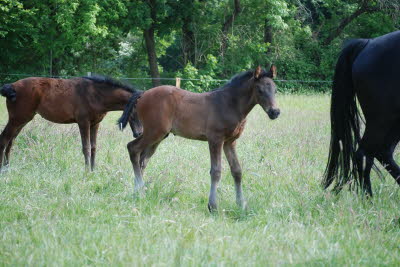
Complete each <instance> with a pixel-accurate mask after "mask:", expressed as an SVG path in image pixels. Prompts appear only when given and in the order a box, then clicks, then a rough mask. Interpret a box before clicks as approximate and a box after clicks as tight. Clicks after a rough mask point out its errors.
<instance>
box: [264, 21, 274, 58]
mask: <svg viewBox="0 0 400 267" xmlns="http://www.w3.org/2000/svg"><path fill="white" fill-rule="evenodd" d="M272 38H273V36H272V27H271V25H270V24H269V23H268V20H267V19H266V20H265V22H264V43H269V44H270V46H269V47H268V49H267V51H265V54H267V55H268V54H269V51H270V47H271V45H272V41H273V40H272Z"/></svg>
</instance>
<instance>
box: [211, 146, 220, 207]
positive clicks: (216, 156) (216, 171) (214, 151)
mask: <svg viewBox="0 0 400 267" xmlns="http://www.w3.org/2000/svg"><path fill="white" fill-rule="evenodd" d="M222 144H223V142H222V141H217V142H213V141H208V145H209V148H210V159H211V170H210V175H211V189H210V197H209V200H208V209H209V210H210V212H212V211H215V210H216V209H217V187H218V183H219V180H220V179H221V151H222Z"/></svg>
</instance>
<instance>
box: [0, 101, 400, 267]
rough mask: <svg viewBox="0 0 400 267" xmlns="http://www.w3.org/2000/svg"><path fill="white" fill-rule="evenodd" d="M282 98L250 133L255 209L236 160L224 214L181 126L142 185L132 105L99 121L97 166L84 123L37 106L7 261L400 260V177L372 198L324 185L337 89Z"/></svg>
mask: <svg viewBox="0 0 400 267" xmlns="http://www.w3.org/2000/svg"><path fill="white" fill-rule="evenodd" d="M278 100H279V103H280V108H281V110H282V114H281V116H280V118H278V119H277V120H275V121H270V120H269V119H268V118H267V115H266V114H265V113H264V112H263V111H262V110H261V108H258V107H257V108H256V109H255V110H253V111H252V112H251V113H250V116H249V118H248V123H247V126H246V129H245V131H244V134H243V136H242V137H241V138H240V139H239V141H238V155H239V159H240V162H241V164H242V167H243V174H244V179H243V189H244V194H245V196H246V198H247V201H248V209H247V210H246V211H241V210H240V209H239V208H237V207H236V204H235V196H234V186H233V179H232V177H231V175H230V173H229V168H228V164H227V163H226V161H225V162H224V168H223V174H222V180H221V183H220V187H219V190H218V194H219V195H218V197H219V210H218V213H216V214H210V213H209V212H208V210H207V201H208V199H207V198H208V192H209V186H210V177H209V168H210V164H209V154H208V153H209V152H208V146H207V143H205V142H199V141H191V140H186V139H183V138H180V137H176V136H173V135H170V137H168V138H167V139H166V140H165V141H164V142H163V143H162V144H161V145H160V146H159V149H158V150H157V152H156V154H155V155H154V156H153V158H152V159H151V161H150V163H149V165H148V168H147V169H146V172H145V180H146V182H148V184H147V191H146V193H145V194H144V195H142V196H136V197H134V196H133V184H132V183H133V176H132V175H133V174H132V167H131V164H130V161H129V157H128V153H127V150H126V144H127V143H128V142H129V141H130V140H131V139H132V134H131V133H130V131H128V130H126V131H125V132H122V133H121V132H119V131H118V130H117V127H116V125H115V121H116V119H117V118H118V116H119V115H120V113H118V112H117V113H110V114H109V115H108V116H107V118H106V120H105V121H104V122H103V123H102V125H101V127H100V132H99V138H98V143H99V144H98V155H97V163H98V164H97V169H96V170H95V172H93V173H86V172H85V170H84V164H83V163H84V160H83V155H82V152H81V145H80V137H79V131H78V127H77V126H76V125H58V124H52V123H49V122H47V121H45V120H43V119H41V118H39V116H37V118H36V119H35V120H34V121H33V122H31V123H30V124H28V125H27V126H26V128H25V129H24V130H23V131H22V133H21V134H20V136H19V137H18V138H17V140H16V143H15V147H14V149H13V152H12V159H11V160H12V162H11V165H10V166H9V167H8V168H7V169H6V170H5V171H3V172H2V173H1V174H0V265H2V266H5V265H13V266H14V265H35V266H39V265H51V266H60V265H68V266H76V265H106V266H110V265H129V266H131V265H138V266H144V265H146V266H148V265H156V266H171V265H191V266H198V265H227V266H230V265H236V266H242V265H253V266H254V265H255V266H260V265H287V264H296V265H362V266H376V265H397V264H398V263H399V262H400V245H399V244H400V224H399V214H400V210H399V207H400V198H399V195H400V194H399V188H398V186H397V185H396V184H395V183H394V181H393V179H392V178H390V177H387V179H385V180H383V181H382V180H379V179H377V178H376V176H374V177H373V190H374V194H375V197H374V199H373V200H372V201H367V200H363V199H362V198H360V197H359V196H357V195H355V194H354V193H352V192H349V191H343V192H342V193H341V194H340V195H338V196H336V195H334V194H332V193H330V192H329V191H328V192H326V191H323V190H322V189H321V186H320V181H321V176H322V174H323V172H324V168H325V164H326V158H327V149H328V142H329V112H328V111H329V97H328V96H325V95H317V96H315V95H314V96H278ZM6 121H7V112H6V108H5V104H4V100H3V99H2V102H1V103H0V124H1V125H4V124H5V123H6ZM1 128H3V127H1Z"/></svg>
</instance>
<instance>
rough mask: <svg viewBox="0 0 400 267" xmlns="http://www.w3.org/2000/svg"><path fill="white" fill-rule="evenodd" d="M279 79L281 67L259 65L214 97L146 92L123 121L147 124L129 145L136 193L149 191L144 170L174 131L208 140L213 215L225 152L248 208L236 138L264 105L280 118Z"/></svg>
mask: <svg viewBox="0 0 400 267" xmlns="http://www.w3.org/2000/svg"><path fill="white" fill-rule="evenodd" d="M275 76H276V68H275V66H272V67H271V69H270V70H269V71H268V72H266V71H264V70H262V69H261V67H260V66H259V67H257V68H256V69H255V70H254V71H247V72H244V73H242V74H239V75H236V76H235V77H234V78H232V80H231V81H230V82H229V83H227V84H226V85H224V86H223V87H222V88H220V89H217V90H215V91H212V92H208V93H201V94H197V93H191V92H188V91H185V90H182V89H179V88H176V87H173V86H159V87H155V88H152V89H150V90H148V91H146V92H144V93H143V94H142V95H141V97H140V98H139V99H138V101H137V104H136V105H133V107H132V106H130V107H129V108H126V109H125V111H124V115H123V117H121V119H120V122H121V128H124V127H125V126H126V124H127V118H128V117H129V116H128V115H129V114H130V113H131V112H135V111H136V112H137V114H138V117H139V120H140V121H141V123H142V125H143V134H142V135H141V136H139V137H138V138H137V139H136V140H134V141H132V142H130V143H129V144H128V151H129V155H130V159H131V162H132V165H133V170H134V173H135V191H138V190H140V189H141V188H142V187H143V186H144V183H143V179H142V175H143V171H144V169H145V168H146V165H147V163H148V161H149V159H150V157H151V156H152V155H153V154H154V152H155V151H156V148H157V146H158V145H159V144H160V142H161V141H162V140H163V139H164V138H165V137H166V136H167V135H168V134H169V133H170V132H171V133H173V134H175V135H179V136H182V137H185V138H190V139H196V140H203V141H208V144H209V149H210V156H211V171H210V174H211V190H210V197H209V202H208V208H209V209H210V211H212V210H215V209H216V208H217V201H216V193H217V186H218V182H219V180H220V178H221V153H222V150H224V152H225V156H226V158H227V160H228V163H229V166H230V169H231V173H232V176H233V178H234V180H235V187H236V202H237V204H238V205H239V206H240V207H242V208H244V207H245V200H244V197H243V194H242V183H241V180H242V170H241V167H240V164H239V161H238V159H237V156H236V151H235V146H236V139H237V138H239V136H240V135H241V133H242V131H243V129H244V126H245V123H246V116H247V114H248V113H249V112H250V111H251V110H252V109H253V107H254V106H255V105H256V104H259V105H261V107H262V108H263V109H264V110H265V112H266V113H267V114H268V116H269V117H270V118H271V119H276V118H277V117H278V116H279V114H280V110H279V109H278V107H277V103H276V101H275V93H276V86H275V83H274V82H273V80H272V79H273V78H274V77H275ZM124 118H125V119H124Z"/></svg>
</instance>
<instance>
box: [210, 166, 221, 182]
mask: <svg viewBox="0 0 400 267" xmlns="http://www.w3.org/2000/svg"><path fill="white" fill-rule="evenodd" d="M210 175H211V178H213V179H219V178H220V177H221V168H218V167H211V170H210Z"/></svg>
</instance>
